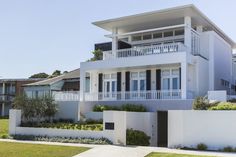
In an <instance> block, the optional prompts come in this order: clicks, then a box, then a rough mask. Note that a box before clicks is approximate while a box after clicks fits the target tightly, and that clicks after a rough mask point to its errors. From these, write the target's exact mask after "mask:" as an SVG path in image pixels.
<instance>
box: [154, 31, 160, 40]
mask: <svg viewBox="0 0 236 157" xmlns="http://www.w3.org/2000/svg"><path fill="white" fill-rule="evenodd" d="M156 38H162V32H160V33H154V34H153V39H156Z"/></svg>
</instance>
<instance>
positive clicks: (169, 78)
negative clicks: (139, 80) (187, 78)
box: [161, 69, 180, 97]
mask: <svg viewBox="0 0 236 157" xmlns="http://www.w3.org/2000/svg"><path fill="white" fill-rule="evenodd" d="M161 82H162V85H161V89H162V94H161V95H162V96H164V97H169V96H171V97H176V96H180V95H179V91H178V90H179V89H180V84H179V82H180V81H179V70H178V69H168V70H163V71H162V81H161Z"/></svg>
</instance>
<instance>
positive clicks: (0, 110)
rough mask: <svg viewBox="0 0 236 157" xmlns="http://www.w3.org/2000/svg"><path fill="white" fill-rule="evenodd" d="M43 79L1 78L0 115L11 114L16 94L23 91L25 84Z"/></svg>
mask: <svg viewBox="0 0 236 157" xmlns="http://www.w3.org/2000/svg"><path fill="white" fill-rule="evenodd" d="M40 80H42V79H0V115H1V116H7V115H9V109H10V108H11V107H12V102H13V99H14V97H15V96H17V95H20V94H22V93H23V85H25V84H28V83H33V82H37V81H40Z"/></svg>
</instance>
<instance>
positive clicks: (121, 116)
mask: <svg viewBox="0 0 236 157" xmlns="http://www.w3.org/2000/svg"><path fill="white" fill-rule="evenodd" d="M105 123H114V130H106V129H105V127H104V130H103V132H104V135H106V137H108V138H109V139H111V141H112V142H113V144H121V145H126V129H127V126H126V112H125V111H104V112H103V126H105Z"/></svg>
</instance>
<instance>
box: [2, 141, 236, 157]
mask: <svg viewBox="0 0 236 157" xmlns="http://www.w3.org/2000/svg"><path fill="white" fill-rule="evenodd" d="M0 141H3V142H17V143H30V144H47V145H61V146H74V147H88V148H91V149H90V150H88V151H86V152H83V153H81V154H78V155H75V156H74V157H144V156H146V155H147V154H149V153H151V152H163V153H177V154H192V155H204V156H221V157H236V153H222V152H206V151H189V150H177V149H169V148H160V147H142V146H137V147H131V146H126V147H125V146H115V145H91V144H74V143H58V142H41V141H20V140H9V139H0Z"/></svg>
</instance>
